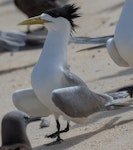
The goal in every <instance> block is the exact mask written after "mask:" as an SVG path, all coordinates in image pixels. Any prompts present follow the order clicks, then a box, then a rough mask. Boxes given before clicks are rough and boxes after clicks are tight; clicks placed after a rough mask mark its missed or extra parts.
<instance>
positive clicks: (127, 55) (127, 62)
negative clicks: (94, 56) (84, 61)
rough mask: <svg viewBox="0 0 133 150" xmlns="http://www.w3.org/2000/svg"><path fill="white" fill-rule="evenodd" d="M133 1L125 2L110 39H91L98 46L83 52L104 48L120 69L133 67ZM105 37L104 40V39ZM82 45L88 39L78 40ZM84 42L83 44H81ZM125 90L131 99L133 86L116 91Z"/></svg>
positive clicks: (126, 0)
mask: <svg viewBox="0 0 133 150" xmlns="http://www.w3.org/2000/svg"><path fill="white" fill-rule="evenodd" d="M132 14H133V1H132V0H125V3H124V6H123V9H122V12H121V15H120V18H119V20H118V23H117V26H116V29H115V34H114V35H111V36H112V37H109V36H106V37H107V39H106V40H105V41H104V42H103V43H102V42H100V41H102V39H103V38H104V37H97V38H94V39H93V43H94V41H98V42H97V43H96V44H98V43H99V44H100V45H98V46H95V47H90V48H86V49H82V50H80V51H84V50H92V49H95V48H100V47H104V46H106V48H107V50H108V53H109V55H110V57H111V58H112V60H113V61H114V62H115V63H116V64H117V65H119V66H122V67H133V19H132ZM106 37H105V38H106ZM80 41H82V43H86V44H87V43H90V39H89V38H88V39H87V37H85V38H84V37H83V38H80ZM83 41H84V42H83ZM123 90H124V91H125V90H127V91H128V92H129V94H130V96H131V97H133V85H130V86H126V87H122V88H120V89H119V90H118V91H123Z"/></svg>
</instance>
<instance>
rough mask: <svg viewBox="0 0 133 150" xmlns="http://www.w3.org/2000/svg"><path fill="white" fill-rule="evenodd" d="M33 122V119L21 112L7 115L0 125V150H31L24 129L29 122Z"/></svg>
mask: <svg viewBox="0 0 133 150" xmlns="http://www.w3.org/2000/svg"><path fill="white" fill-rule="evenodd" d="M35 120H36V119H35V118H32V117H30V116H29V115H27V114H26V113H24V112H21V111H12V112H9V113H7V114H6V115H5V116H4V117H3V119H2V123H1V138H2V146H1V147H0V149H1V150H32V148H31V144H30V141H29V139H28V136H27V133H26V127H27V125H28V124H29V123H30V122H32V121H35ZM37 120H38V119H37Z"/></svg>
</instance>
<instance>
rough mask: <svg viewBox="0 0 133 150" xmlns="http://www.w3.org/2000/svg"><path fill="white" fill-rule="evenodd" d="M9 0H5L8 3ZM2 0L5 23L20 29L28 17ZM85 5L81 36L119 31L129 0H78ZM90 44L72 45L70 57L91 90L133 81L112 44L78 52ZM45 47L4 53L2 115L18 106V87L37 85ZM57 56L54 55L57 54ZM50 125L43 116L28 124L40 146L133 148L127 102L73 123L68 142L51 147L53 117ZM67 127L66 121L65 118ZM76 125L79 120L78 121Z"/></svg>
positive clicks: (0, 17)
mask: <svg viewBox="0 0 133 150" xmlns="http://www.w3.org/2000/svg"><path fill="white" fill-rule="evenodd" d="M3 2H4V3H3ZM5 2H6V0H1V1H0V29H1V30H16V29H17V30H20V31H23V30H25V29H26V27H21V26H17V23H19V22H20V21H22V20H23V19H25V18H26V17H25V15H23V14H22V13H21V12H19V11H18V10H17V9H16V8H15V6H14V5H13V3H12V2H10V3H9V4H8V5H6V3H5ZM72 2H76V3H77V4H78V5H80V6H81V13H82V17H81V18H79V19H77V20H76V23H77V24H78V25H79V28H78V29H77V30H76V33H74V35H75V36H79V35H80V36H97V35H107V34H113V33H114V30H115V26H116V23H117V20H118V18H119V15H120V12H121V8H122V5H123V0H117V1H116V0H72ZM86 47H87V45H75V44H71V45H69V46H68V63H69V64H70V66H71V70H72V71H73V72H74V73H76V74H77V75H79V76H80V77H81V78H82V79H83V80H84V81H85V82H86V83H87V85H88V86H89V88H90V89H91V90H95V91H97V92H107V91H111V90H113V89H115V88H119V87H121V86H124V85H128V84H132V83H133V76H132V74H133V69H130V68H123V67H119V66H117V65H116V64H114V62H113V61H112V60H111V59H110V57H109V55H108V53H107V51H106V49H100V50H94V51H89V52H87V51H86V52H82V53H76V51H77V50H79V49H81V48H86ZM40 52H41V49H38V50H30V51H23V52H16V53H14V55H13V56H11V55H10V53H2V54H0V66H1V67H0V120H1V119H2V117H3V115H4V114H5V113H6V112H9V111H11V110H14V109H15V107H14V106H13V103H12V93H13V92H14V91H15V90H18V89H22V88H27V87H31V83H30V75H31V71H32V69H33V66H34V64H35V63H36V61H37V59H38V57H39V55H40ZM51 61H52V60H51ZM50 121H51V124H50V127H49V128H45V129H39V122H37V123H33V124H31V125H29V126H28V129H27V131H28V136H29V138H30V141H31V144H32V146H33V147H34V148H35V149H41V150H43V149H44V150H64V149H69V150H81V149H82V150H88V149H90V150H132V149H133V144H132V142H133V111H132V108H123V109H121V110H117V111H111V112H103V113H101V114H99V115H97V116H95V117H94V118H92V119H90V123H89V124H84V125H74V126H71V130H70V131H69V132H67V133H65V134H62V136H61V137H62V138H63V139H64V140H65V141H64V142H63V143H62V144H60V145H56V146H51V147H45V146H42V145H43V144H46V143H49V142H52V141H53V140H51V139H47V138H45V135H46V134H49V133H52V132H54V131H55V130H56V127H55V122H54V119H53V117H52V116H51V117H50ZM61 122H62V126H63V127H64V126H65V124H66V122H65V121H63V120H61ZM72 125H73V124H72Z"/></svg>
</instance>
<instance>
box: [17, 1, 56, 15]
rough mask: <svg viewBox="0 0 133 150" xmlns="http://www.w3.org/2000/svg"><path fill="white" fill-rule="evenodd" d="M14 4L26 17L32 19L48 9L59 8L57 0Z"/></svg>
mask: <svg viewBox="0 0 133 150" xmlns="http://www.w3.org/2000/svg"><path fill="white" fill-rule="evenodd" d="M14 3H15V5H16V6H17V8H19V9H20V10H21V11H22V12H23V13H25V14H26V15H27V16H28V17H34V16H37V15H40V14H42V13H43V12H44V11H46V10H48V9H52V8H56V7H59V2H58V1H57V0H14Z"/></svg>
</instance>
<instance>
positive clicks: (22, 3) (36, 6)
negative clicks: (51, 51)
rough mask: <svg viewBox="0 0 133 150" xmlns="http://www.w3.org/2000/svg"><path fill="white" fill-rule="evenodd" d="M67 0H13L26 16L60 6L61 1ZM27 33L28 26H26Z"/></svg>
mask: <svg viewBox="0 0 133 150" xmlns="http://www.w3.org/2000/svg"><path fill="white" fill-rule="evenodd" d="M67 1H68V0H63V2H62V1H60V0H14V4H15V6H16V7H17V8H18V9H19V10H20V11H21V12H23V13H24V14H25V15H26V16H27V17H29V18H30V17H34V16H37V15H40V14H42V13H43V12H44V11H46V10H49V9H53V8H57V7H60V6H61V4H62V3H66V2H67ZM27 32H28V33H30V28H29V26H28V31H27Z"/></svg>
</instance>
